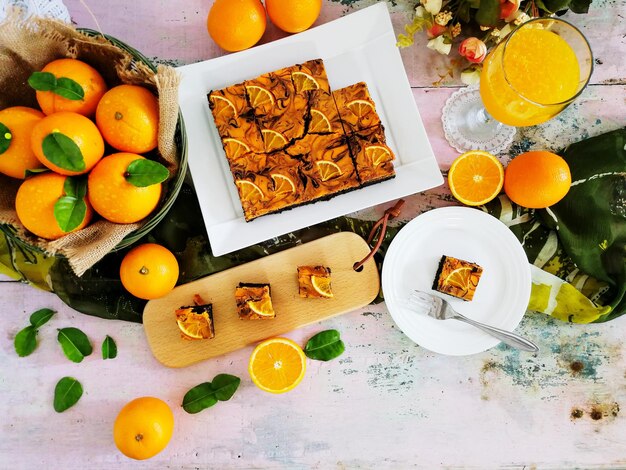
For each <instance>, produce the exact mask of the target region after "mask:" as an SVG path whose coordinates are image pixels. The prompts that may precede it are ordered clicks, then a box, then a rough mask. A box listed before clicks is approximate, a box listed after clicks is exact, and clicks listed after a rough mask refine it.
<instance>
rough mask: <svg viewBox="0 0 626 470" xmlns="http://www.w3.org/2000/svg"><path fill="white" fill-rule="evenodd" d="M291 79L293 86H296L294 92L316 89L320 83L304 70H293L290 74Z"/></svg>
mask: <svg viewBox="0 0 626 470" xmlns="http://www.w3.org/2000/svg"><path fill="white" fill-rule="evenodd" d="M291 79H292V80H293V86H294V87H295V88H296V93H302V92H303V91H308V90H318V89H319V87H320V85H319V83H317V80H315V79H314V78H313V77H311V76H310V75H309V74H308V73H305V72H293V73H292V74H291Z"/></svg>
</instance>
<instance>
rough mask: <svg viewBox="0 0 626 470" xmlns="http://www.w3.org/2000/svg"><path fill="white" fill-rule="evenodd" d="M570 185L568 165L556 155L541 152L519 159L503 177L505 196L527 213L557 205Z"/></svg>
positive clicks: (528, 153) (521, 156)
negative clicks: (525, 208) (526, 209)
mask: <svg viewBox="0 0 626 470" xmlns="http://www.w3.org/2000/svg"><path fill="white" fill-rule="evenodd" d="M571 185H572V175H571V173H570V170H569V166H568V164H567V162H566V161H565V160H563V158H562V157H560V156H559V155H556V154H554V153H551V152H546V151H541V150H539V151H533V152H526V153H523V154H521V155H518V156H517V157H515V158H514V159H513V160H511V163H509V165H508V166H507V168H506V172H505V174H504V192H505V193H506V195H507V196H509V199H511V201H513V202H514V203H516V204H518V205H520V206H522V207H528V208H530V209H543V208H545V207H549V206H552V205H553V204H556V203H557V202H559V201H560V200H561V199H563V198H564V197H565V195H566V194H567V192H568V191H569V188H570V186H571Z"/></svg>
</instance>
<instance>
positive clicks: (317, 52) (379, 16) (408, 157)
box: [177, 3, 443, 256]
mask: <svg viewBox="0 0 626 470" xmlns="http://www.w3.org/2000/svg"><path fill="white" fill-rule="evenodd" d="M395 43H396V37H395V34H394V32H393V27H392V25H391V18H390V17H389V12H388V10H387V5H386V4H385V3H380V4H377V5H374V6H371V7H369V8H365V9H363V10H360V11H358V12H355V13H353V14H351V15H348V16H345V17H343V18H340V19H337V20H335V21H331V22H330V23H326V24H324V25H321V26H318V27H316V28H313V29H310V30H308V31H305V32H303V33H300V34H296V35H293V36H289V37H286V38H284V39H280V40H278V41H274V42H271V43H269V44H265V45H262V46H258V47H254V48H252V49H248V50H246V51H243V52H238V53H236V54H230V55H226V56H223V57H219V58H216V59H212V60H207V61H205V62H199V63H196V64H192V65H186V66H184V67H179V68H178V69H177V70H178V71H179V72H180V74H181V76H182V81H181V84H180V87H179V89H180V92H179V100H180V107H181V109H182V112H183V117H184V120H185V128H186V130H187V136H188V146H189V147H188V152H189V168H190V170H191V175H192V177H193V181H194V185H195V188H196V194H197V195H198V200H199V201H200V208H201V210H202V216H203V217H204V223H205V225H206V229H207V233H208V236H209V241H210V242H211V249H212V251H213V254H214V255H215V256H220V255H224V254H226V253H230V252H232V251H235V250H238V249H241V248H245V247H247V246H250V245H253V244H255V243H259V242H261V241H264V240H268V239H270V238H273V237H277V236H279V235H283V234H285V233H288V232H291V231H294V230H298V229H301V228H304V227H308V226H311V225H314V224H317V223H320V222H323V221H325V220H329V219H332V218H334V217H339V216H341V215H344V214H348V213H351V212H355V211H357V210H360V209H364V208H366V207H370V206H373V205H376V204H380V203H383V202H386V201H390V200H393V199H397V198H400V197H403V196H407V195H409V194H413V193H416V192H419V191H424V190H426V189H429V188H432V187H435V186H439V185H440V184H442V183H443V178H442V176H441V172H440V171H439V167H438V165H437V161H436V160H435V156H434V154H433V151H432V149H431V147H430V143H429V142H428V138H427V136H426V131H425V129H424V125H423V124H422V120H421V118H420V115H419V112H418V111H417V106H416V105H415V100H414V98H413V93H412V92H411V87H410V85H409V81H408V79H407V76H406V72H405V70H404V66H403V64H402V59H401V58H400V53H399V51H398V49H397V47H396V45H395ZM317 58H321V59H323V60H324V65H325V67H326V72H327V74H328V79H329V82H330V87H331V89H338V88H342V87H345V86H348V85H351V84H353V83H357V82H360V81H364V82H366V83H367V86H368V88H369V91H370V94H371V95H372V98H373V100H374V102H375V103H376V109H377V111H378V114H379V115H380V119H381V121H382V122H383V124H384V126H385V131H386V136H387V144H388V145H389V147H391V149H392V150H393V151H394V153H395V154H396V160H395V161H394V165H395V169H396V177H395V178H394V179H392V180H388V181H385V182H383V183H379V184H375V185H372V186H368V187H366V188H363V189H359V190H356V191H352V192H349V193H346V194H342V195H340V196H337V197H335V198H333V199H331V200H329V201H320V202H316V203H314V204H309V205H305V206H301V207H296V208H295V209H291V210H287V211H285V212H281V213H279V214H273V215H268V216H264V217H261V218H259V219H256V220H254V221H252V222H246V221H245V220H244V217H243V210H242V209H241V204H240V202H239V197H238V195H237V189H236V187H235V185H234V183H233V179H232V176H231V173H230V170H229V168H228V163H227V161H226V157H225V155H224V151H223V149H222V145H221V141H220V138H219V135H218V133H217V129H216V127H215V123H214V121H213V117H212V115H211V111H210V109H209V105H208V101H207V93H208V92H209V91H210V90H216V89H220V88H224V87H226V86H229V85H233V84H235V83H240V82H242V81H243V80H246V79H251V78H254V77H256V76H258V75H260V74H262V73H265V72H270V71H273V70H277V69H279V68H282V67H287V66H290V65H293V64H296V63H301V62H305V61H307V60H310V59H317Z"/></svg>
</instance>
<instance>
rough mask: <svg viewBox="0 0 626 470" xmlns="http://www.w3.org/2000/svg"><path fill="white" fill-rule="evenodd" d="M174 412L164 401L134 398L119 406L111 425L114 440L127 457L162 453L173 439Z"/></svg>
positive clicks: (147, 456)
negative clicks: (120, 407)
mask: <svg viewBox="0 0 626 470" xmlns="http://www.w3.org/2000/svg"><path fill="white" fill-rule="evenodd" d="M173 432H174V414H173V413H172V410H171V408H170V407H169V406H168V404H167V403H165V402H164V401H163V400H160V399H158V398H154V397H141V398H135V399H134V400H132V401H130V402H128V403H127V404H126V405H125V406H124V408H122V409H121V411H120V412H119V414H118V415H117V418H116V419H115V423H114V424H113V440H114V441H115V445H116V446H117V448H118V449H119V450H120V452H121V453H122V454H124V455H125V456H126V457H130V458H131V459H136V460H145V459H149V458H150V457H154V456H155V455H156V454H158V453H159V452H161V451H162V450H163V449H165V447H167V444H168V443H169V442H170V439H171V438H172V433H173Z"/></svg>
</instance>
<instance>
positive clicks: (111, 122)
mask: <svg viewBox="0 0 626 470" xmlns="http://www.w3.org/2000/svg"><path fill="white" fill-rule="evenodd" d="M96 124H98V129H100V132H102V136H103V137H104V140H106V141H107V143H108V144H109V145H111V147H114V148H116V149H117V150H120V151H122V152H134V153H145V152H149V151H150V150H152V149H154V148H156V146H157V143H158V142H157V138H158V134H159V100H158V99H157V97H156V96H154V95H153V94H152V93H151V92H150V91H149V90H147V89H146V88H144V87H141V86H137V85H119V86H116V87H114V88H111V89H110V90H109V91H107V92H106V93H105V94H104V96H103V97H102V99H101V100H100V103H99V104H98V109H97V110H96Z"/></svg>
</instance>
